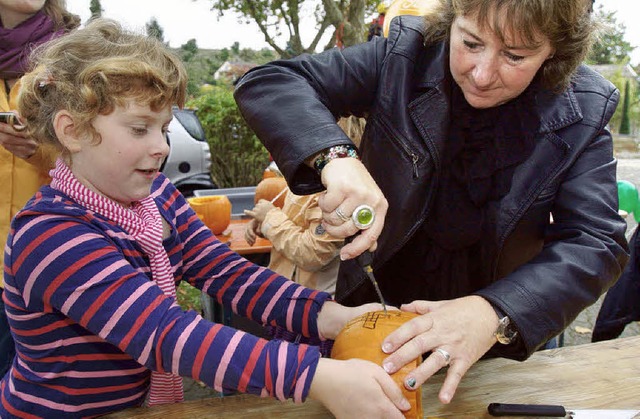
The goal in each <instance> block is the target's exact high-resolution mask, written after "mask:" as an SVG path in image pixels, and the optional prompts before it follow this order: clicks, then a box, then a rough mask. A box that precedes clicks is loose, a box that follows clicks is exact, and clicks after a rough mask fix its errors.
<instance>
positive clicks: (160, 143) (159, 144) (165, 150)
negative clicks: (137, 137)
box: [153, 132, 170, 158]
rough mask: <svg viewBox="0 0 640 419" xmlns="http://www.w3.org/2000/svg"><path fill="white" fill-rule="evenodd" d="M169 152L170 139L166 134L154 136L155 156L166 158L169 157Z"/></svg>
mask: <svg viewBox="0 0 640 419" xmlns="http://www.w3.org/2000/svg"><path fill="white" fill-rule="evenodd" d="M169 150H170V147H169V139H168V137H167V134H166V133H165V132H161V134H160V135H156V136H154V147H153V155H155V156H158V157H162V158H164V157H167V156H168V155H169Z"/></svg>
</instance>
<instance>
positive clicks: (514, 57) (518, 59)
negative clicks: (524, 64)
mask: <svg viewBox="0 0 640 419" xmlns="http://www.w3.org/2000/svg"><path fill="white" fill-rule="evenodd" d="M504 55H505V57H507V59H508V60H509V61H512V62H514V63H519V62H521V61H522V60H524V57H523V56H522V55H515V54H511V53H510V52H505V53H504Z"/></svg>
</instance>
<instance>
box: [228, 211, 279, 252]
mask: <svg viewBox="0 0 640 419" xmlns="http://www.w3.org/2000/svg"><path fill="white" fill-rule="evenodd" d="M249 220H250V219H248V218H241V219H235V220H231V223H230V224H229V227H228V228H227V230H225V232H224V233H223V234H221V235H219V236H217V237H218V239H219V240H221V241H223V242H226V243H227V244H228V245H229V248H230V249H231V250H233V251H234V252H236V253H238V254H240V255H252V254H256V253H269V252H271V242H270V241H269V240H267V239H263V238H262V237H257V238H256V242H255V243H254V244H253V246H251V245H250V244H249V243H247V241H246V240H245V239H244V230H245V228H246V225H247V223H248V222H249Z"/></svg>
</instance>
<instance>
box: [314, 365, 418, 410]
mask: <svg viewBox="0 0 640 419" xmlns="http://www.w3.org/2000/svg"><path fill="white" fill-rule="evenodd" d="M309 397H310V398H312V399H315V400H318V401H320V402H322V404H324V405H325V407H327V409H329V410H330V411H331V413H333V415H334V416H335V417H336V418H338V419H340V418H349V419H350V418H397V419H402V418H404V415H403V414H402V410H409V408H410V407H411V405H410V404H409V401H408V400H407V399H406V398H405V397H404V396H403V394H402V391H401V390H400V388H399V387H398V385H397V384H396V383H395V381H394V380H393V378H391V376H389V375H388V374H387V373H386V372H384V370H383V369H382V368H380V366H378V365H376V364H374V363H373V362H369V361H364V360H361V359H350V360H347V361H338V360H335V359H328V358H320V360H319V361H318V367H317V368H316V373H315V375H314V377H313V381H312V382H311V387H310V388H309Z"/></svg>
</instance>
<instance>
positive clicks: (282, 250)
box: [245, 118, 364, 295]
mask: <svg viewBox="0 0 640 419" xmlns="http://www.w3.org/2000/svg"><path fill="white" fill-rule="evenodd" d="M338 125H339V126H340V127H341V128H342V129H343V130H344V132H345V133H346V134H347V135H348V136H349V138H351V140H352V141H353V142H354V144H356V146H357V145H359V144H360V139H361V137H362V132H363V130H364V122H363V120H361V119H359V118H343V119H341V120H340V121H338ZM272 166H275V167H273V168H272V169H271V170H273V171H275V172H276V173H278V174H280V175H281V173H280V170H279V169H277V165H275V162H273V161H272V162H271V163H270V164H269V167H272ZM319 197H320V194H314V195H303V196H300V195H295V194H293V193H291V191H288V190H287V191H286V192H285V201H284V206H283V207H282V209H280V208H278V207H276V206H275V205H274V204H273V203H271V202H269V201H267V200H264V199H262V200H260V201H259V202H258V203H257V204H256V206H255V207H254V208H253V210H250V211H245V214H247V215H248V216H250V217H251V218H252V219H251V221H249V222H248V223H247V227H246V230H245V239H246V241H247V243H249V244H250V245H252V246H253V244H254V243H255V241H256V236H260V237H265V238H267V239H269V241H270V242H271V244H272V246H273V248H272V250H271V256H270V262H269V269H271V270H273V271H275V272H278V273H279V274H280V275H282V276H285V277H287V278H289V279H291V280H293V281H295V282H297V283H298V284H301V285H304V286H306V287H309V288H314V289H318V290H321V291H325V292H328V293H330V294H331V295H334V294H335V288H336V279H337V277H338V267H339V264H340V259H339V257H338V253H339V250H340V248H341V247H342V244H343V239H341V238H335V237H333V236H331V235H329V234H327V233H326V231H325V230H324V227H323V226H322V225H321V221H322V210H321V209H320V208H319V207H318V199H319Z"/></svg>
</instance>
